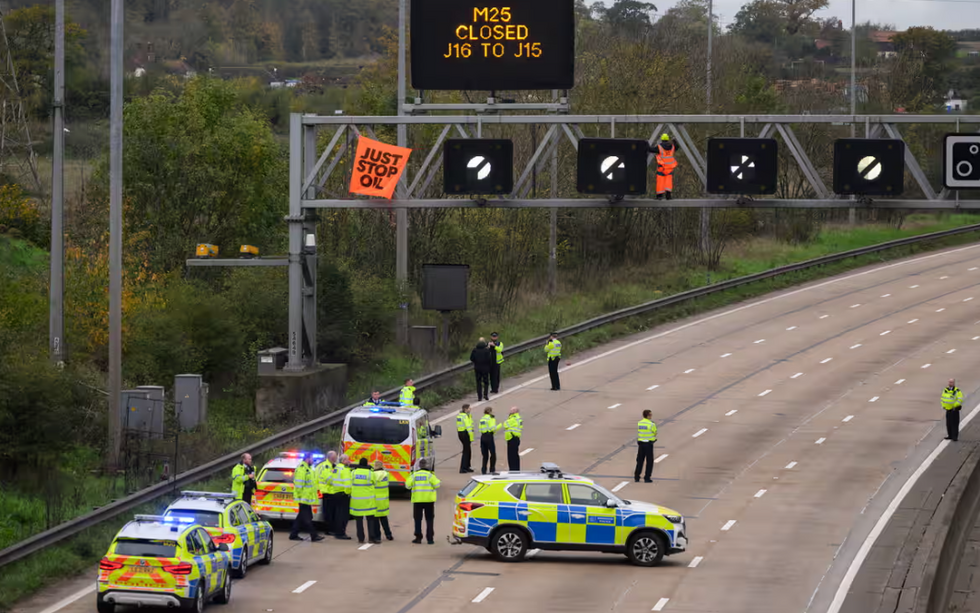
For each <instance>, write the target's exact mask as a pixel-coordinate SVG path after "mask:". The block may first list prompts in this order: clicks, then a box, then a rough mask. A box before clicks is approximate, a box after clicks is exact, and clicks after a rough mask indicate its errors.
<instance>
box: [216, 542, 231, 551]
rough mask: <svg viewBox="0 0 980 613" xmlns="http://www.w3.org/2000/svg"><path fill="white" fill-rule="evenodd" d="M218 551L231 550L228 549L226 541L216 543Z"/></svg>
mask: <svg viewBox="0 0 980 613" xmlns="http://www.w3.org/2000/svg"><path fill="white" fill-rule="evenodd" d="M218 551H231V550H230V549H228V544H227V543H221V544H220V545H218Z"/></svg>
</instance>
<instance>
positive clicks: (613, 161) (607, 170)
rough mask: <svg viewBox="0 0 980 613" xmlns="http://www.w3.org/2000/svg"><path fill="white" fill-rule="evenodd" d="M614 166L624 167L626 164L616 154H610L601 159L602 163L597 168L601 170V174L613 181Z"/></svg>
mask: <svg viewBox="0 0 980 613" xmlns="http://www.w3.org/2000/svg"><path fill="white" fill-rule="evenodd" d="M616 168H626V164H625V163H623V160H622V158H620V157H619V156H616V155H610V156H609V157H607V158H606V159H604V160H602V164H601V165H600V167H599V170H600V171H601V172H602V176H604V177H605V178H606V179H609V180H610V181H613V180H614V179H613V172H612V171H613V169H616Z"/></svg>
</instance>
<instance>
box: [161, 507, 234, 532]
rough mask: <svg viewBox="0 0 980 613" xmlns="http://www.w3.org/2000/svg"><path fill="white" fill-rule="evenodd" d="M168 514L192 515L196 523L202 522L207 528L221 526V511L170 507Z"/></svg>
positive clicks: (178, 515) (177, 515)
mask: <svg viewBox="0 0 980 613" xmlns="http://www.w3.org/2000/svg"><path fill="white" fill-rule="evenodd" d="M167 515H174V516H176V517H190V518H191V519H193V520H194V523H195V524H201V525H202V526H204V527H205V528H220V527H221V513H218V512H217V511H199V510H197V509H170V510H168V511H167Z"/></svg>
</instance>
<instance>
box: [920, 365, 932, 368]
mask: <svg viewBox="0 0 980 613" xmlns="http://www.w3.org/2000/svg"><path fill="white" fill-rule="evenodd" d="M930 366H932V364H923V365H922V368H929V367H930Z"/></svg>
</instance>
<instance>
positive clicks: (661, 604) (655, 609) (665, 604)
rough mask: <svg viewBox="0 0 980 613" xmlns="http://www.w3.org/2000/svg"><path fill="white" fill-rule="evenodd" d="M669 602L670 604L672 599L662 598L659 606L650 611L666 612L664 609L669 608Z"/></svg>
mask: <svg viewBox="0 0 980 613" xmlns="http://www.w3.org/2000/svg"><path fill="white" fill-rule="evenodd" d="M668 602H670V598H661V599H660V600H658V601H657V604H655V605H653V608H652V609H650V610H651V611H663V610H664V607H666V606H667V603H668Z"/></svg>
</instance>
